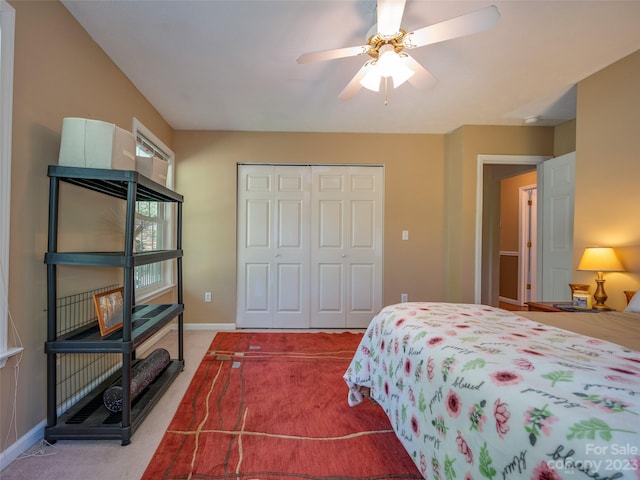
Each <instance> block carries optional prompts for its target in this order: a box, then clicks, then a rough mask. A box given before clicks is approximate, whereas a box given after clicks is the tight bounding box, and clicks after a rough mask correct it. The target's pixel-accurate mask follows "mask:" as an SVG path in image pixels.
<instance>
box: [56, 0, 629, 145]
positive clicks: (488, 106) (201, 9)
mask: <svg viewBox="0 0 640 480" xmlns="http://www.w3.org/2000/svg"><path fill="white" fill-rule="evenodd" d="M63 4H64V5H65V6H66V7H67V9H68V10H69V11H70V12H71V13H72V14H73V15H74V17H75V18H76V19H77V20H78V21H79V22H80V24H82V25H83V26H84V28H85V29H86V30H87V32H88V33H89V34H90V35H91V37H93V39H94V40H95V41H96V42H97V43H98V44H99V45H100V46H101V47H102V49H103V50H104V51H105V52H106V53H107V55H108V56H109V57H110V58H111V59H112V60H113V61H114V62H115V63H116V65H118V66H119V67H120V69H121V70H122V71H123V72H124V73H125V75H127V77H129V78H130V79H131V81H132V82H133V83H134V84H135V86H136V87H137V88H138V89H139V90H140V91H141V92H142V94H143V95H145V97H146V98H147V99H148V100H149V101H150V102H151V103H152V104H153V105H154V106H155V107H156V108H157V110H158V111H159V112H160V114H161V115H162V116H163V117H164V118H165V119H166V120H167V122H169V124H170V125H171V126H172V127H173V128H174V129H179V130H183V129H195V130H248V131H308V132H381V133H447V132H450V131H452V130H453V129H455V128H457V127H459V126H461V125H471V124H475V125H477V124H481V125H522V124H523V118H525V117H528V116H533V115H540V116H541V119H540V121H539V123H538V124H539V125H555V124H558V123H561V122H562V121H565V120H568V119H572V118H575V98H576V88H575V85H576V83H577V82H578V81H580V80H582V79H584V78H585V77H587V76H589V75H591V74H593V73H595V72H597V71H598V70H600V69H602V68H603V67H605V66H607V65H609V64H611V63H613V62H615V61H617V60H619V59H621V58H623V57H625V56H627V55H629V54H631V53H633V52H634V51H636V50H638V49H640V27H639V25H640V1H638V0H626V1H588V0H582V1H579V0H574V1H567V0H564V1H541V0H534V1H514V0H497V1H495V2H490V1H483V0H467V1H453V0H449V1H427V0H408V1H407V6H406V9H405V14H404V18H403V22H402V25H403V27H404V28H405V30H407V31H412V30H415V29H417V28H420V27H423V26H426V25H430V24H433V23H437V22H439V21H442V20H446V19H448V18H451V17H454V16H458V15H461V14H464V13H467V12H470V11H472V10H476V9H478V8H482V7H485V6H487V5H491V4H493V5H496V6H497V7H498V10H499V11H500V14H501V17H500V20H499V21H498V24H497V26H496V27H494V28H493V29H491V30H489V31H486V32H483V33H479V34H475V35H472V36H467V37H463V38H458V39H454V40H449V41H447V42H443V43H438V44H434V45H429V46H425V47H421V48H418V49H414V50H411V51H410V53H411V55H412V56H413V57H414V58H415V59H416V60H417V61H419V62H420V63H421V64H422V65H423V66H424V67H426V68H427V70H429V71H430V72H431V73H432V74H433V75H434V76H435V77H436V78H437V79H438V83H437V84H436V85H435V87H433V88H431V89H429V90H424V91H420V90H417V89H416V88H414V87H413V86H412V85H410V84H408V83H407V84H404V85H402V86H400V87H399V88H398V89H397V90H391V91H390V92H389V104H388V105H386V106H385V105H384V94H383V93H375V92H371V91H369V90H366V89H362V90H361V91H360V93H358V94H357V95H356V96H355V97H354V98H352V99H351V100H348V101H344V102H343V101H340V100H339V99H338V98H337V97H338V95H339V94H340V92H341V91H342V89H343V88H344V87H345V86H346V84H347V83H348V82H349V81H350V80H351V78H352V77H353V76H354V75H355V74H356V72H357V71H358V70H359V68H360V67H361V66H362V65H363V64H364V63H365V62H366V60H367V59H369V57H368V56H366V55H364V56H358V57H351V58H344V59H336V60H330V61H326V62H319V63H312V64H303V65H300V64H298V63H296V58H297V57H298V56H299V55H301V54H302V53H306V52H310V51H317V50H327V49H333V48H341V47H348V46H356V45H362V44H364V43H366V40H367V38H366V35H367V32H368V31H369V29H370V28H371V27H372V26H373V25H374V23H375V15H376V11H375V10H376V8H375V7H376V3H375V0H229V1H223V0H197V1H190V0H162V1H157V0H156V1H153V0H134V1H124V0H123V1H113V0H92V1H87V0H63Z"/></svg>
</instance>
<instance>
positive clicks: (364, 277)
mask: <svg viewBox="0 0 640 480" xmlns="http://www.w3.org/2000/svg"><path fill="white" fill-rule="evenodd" d="M311 170H312V189H313V191H312V195H311V201H312V206H311V228H312V235H311V326H312V327H314V328H345V327H346V328H364V327H366V326H367V325H368V324H369V322H370V321H371V319H372V318H373V315H375V313H377V311H378V310H379V309H380V308H381V306H382V220H383V205H382V202H383V198H384V195H383V170H382V167H338V166H314V167H311Z"/></svg>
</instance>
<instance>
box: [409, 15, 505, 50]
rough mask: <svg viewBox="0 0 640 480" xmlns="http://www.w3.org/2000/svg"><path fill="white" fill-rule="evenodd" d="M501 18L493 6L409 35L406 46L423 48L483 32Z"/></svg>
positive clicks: (420, 29)
mask: <svg viewBox="0 0 640 480" xmlns="http://www.w3.org/2000/svg"><path fill="white" fill-rule="evenodd" d="M499 18H500V12H499V11H498V9H497V8H496V7H495V6H494V5H491V6H489V7H485V8H481V9H480V10H476V11H474V12H470V13H467V14H464V15H460V16H459V17H454V18H451V19H449V20H444V21H443V22H440V23H435V24H433V25H429V26H428V27H423V28H419V29H418V30H415V31H413V32H410V33H407V34H406V35H405V37H404V46H405V47H406V48H416V47H423V46H425V45H431V44H433V43H438V42H443V41H445V40H450V39H452V38H457V37H464V36H465V35H471V34H472V33H479V32H483V31H485V30H489V29H490V28H491V27H493V26H494V25H495V24H496V23H497V22H498V19H499Z"/></svg>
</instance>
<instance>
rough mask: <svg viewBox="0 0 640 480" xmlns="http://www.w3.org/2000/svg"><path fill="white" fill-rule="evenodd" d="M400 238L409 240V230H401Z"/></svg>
mask: <svg viewBox="0 0 640 480" xmlns="http://www.w3.org/2000/svg"><path fill="white" fill-rule="evenodd" d="M402 240H409V230H402Z"/></svg>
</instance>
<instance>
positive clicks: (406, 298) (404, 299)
mask: <svg viewBox="0 0 640 480" xmlns="http://www.w3.org/2000/svg"><path fill="white" fill-rule="evenodd" d="M400 301H401V302H402V303H407V302H408V301H409V294H408V293H401V294H400Z"/></svg>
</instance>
